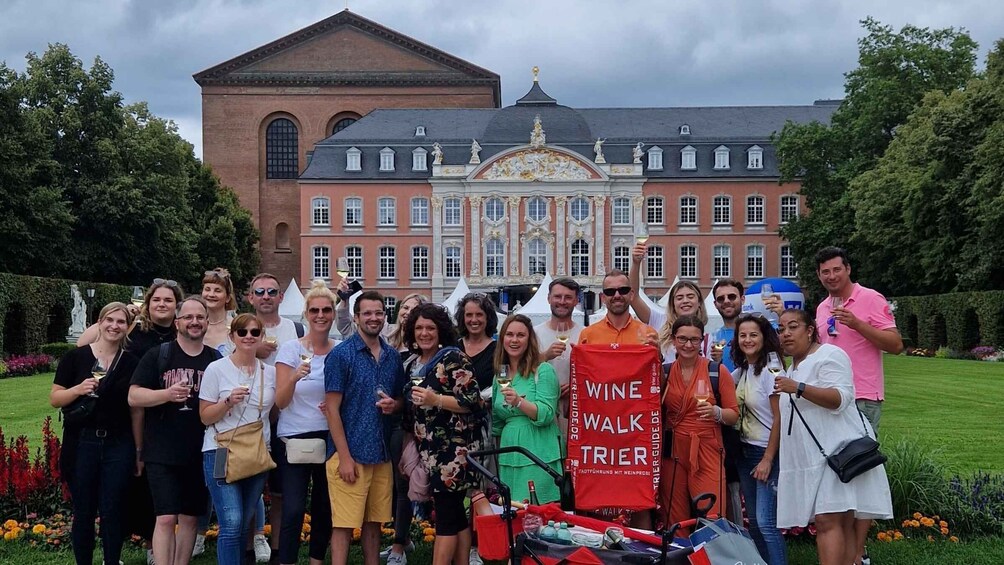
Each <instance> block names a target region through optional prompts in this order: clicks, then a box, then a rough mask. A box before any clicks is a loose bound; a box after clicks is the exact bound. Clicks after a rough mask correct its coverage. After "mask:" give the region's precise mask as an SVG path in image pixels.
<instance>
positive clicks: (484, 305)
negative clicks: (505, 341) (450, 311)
mask: <svg viewBox="0 0 1004 565" xmlns="http://www.w3.org/2000/svg"><path fill="white" fill-rule="evenodd" d="M471 302H473V303H474V304H477V305H478V307H480V308H481V310H482V311H483V312H484V313H485V335H486V336H487V337H494V336H495V330H496V329H498V325H499V316H498V314H496V313H495V303H494V302H492V299H491V297H490V296H488V295H487V294H484V293H482V292H471V293H468V294H467V295H466V296H464V297H463V298H461V299H460V304H457V313H456V314H455V315H454V318H455V319H456V322H457V331H458V332H459V333H460V337H467V335H468V332H467V324H465V323H464V308H465V307H466V306H467V305H468V304H469V303H471Z"/></svg>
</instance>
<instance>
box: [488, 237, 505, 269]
mask: <svg viewBox="0 0 1004 565" xmlns="http://www.w3.org/2000/svg"><path fill="white" fill-rule="evenodd" d="M495 246H497V249H496V248H495ZM505 265H506V263H505V241H503V240H502V239H500V238H495V237H493V238H491V239H489V240H488V241H486V242H485V276H486V277H504V276H505Z"/></svg>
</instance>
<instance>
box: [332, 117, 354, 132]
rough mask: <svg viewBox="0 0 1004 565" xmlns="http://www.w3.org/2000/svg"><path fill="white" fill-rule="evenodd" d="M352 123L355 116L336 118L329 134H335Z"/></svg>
mask: <svg viewBox="0 0 1004 565" xmlns="http://www.w3.org/2000/svg"><path fill="white" fill-rule="evenodd" d="M354 123H356V118H342V119H340V120H338V121H337V122H335V125H334V126H332V127H331V135H335V134H336V133H338V132H340V131H342V130H343V129H345V128H347V127H349V126H351V125H352V124H354Z"/></svg>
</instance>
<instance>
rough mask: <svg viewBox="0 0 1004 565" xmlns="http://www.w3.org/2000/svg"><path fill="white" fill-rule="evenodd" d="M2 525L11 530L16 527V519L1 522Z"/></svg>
mask: <svg viewBox="0 0 1004 565" xmlns="http://www.w3.org/2000/svg"><path fill="white" fill-rule="evenodd" d="M3 527H4V528H6V529H8V530H13V529H14V528H16V527H17V520H7V521H6V522H4V523H3Z"/></svg>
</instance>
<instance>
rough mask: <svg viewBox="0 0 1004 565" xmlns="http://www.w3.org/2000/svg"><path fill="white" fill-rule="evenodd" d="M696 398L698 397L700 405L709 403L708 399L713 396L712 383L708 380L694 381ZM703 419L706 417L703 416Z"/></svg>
mask: <svg viewBox="0 0 1004 565" xmlns="http://www.w3.org/2000/svg"><path fill="white" fill-rule="evenodd" d="M694 398H696V399H697V405H698V406H702V405H704V404H707V402H708V399H709V398H711V385H710V384H708V381H697V382H696V383H694ZM701 419H702V420H704V419H705V417H704V416H701Z"/></svg>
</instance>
